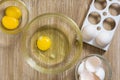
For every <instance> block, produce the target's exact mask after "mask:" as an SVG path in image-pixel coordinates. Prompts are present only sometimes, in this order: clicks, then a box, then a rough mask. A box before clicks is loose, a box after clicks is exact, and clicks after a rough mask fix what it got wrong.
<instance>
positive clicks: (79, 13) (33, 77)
mask: <svg viewBox="0 0 120 80" xmlns="http://www.w3.org/2000/svg"><path fill="white" fill-rule="evenodd" d="M22 1H24V2H25V4H26V5H27V8H28V9H29V13H30V14H29V16H30V20H29V21H31V20H32V19H33V18H35V17H36V16H38V15H40V14H43V13H48V12H57V13H63V14H65V15H67V16H69V17H70V18H72V19H73V20H74V21H75V22H76V23H77V24H78V25H79V26H80V28H81V25H82V22H83V20H84V18H85V15H86V13H87V10H88V9H89V5H90V3H91V1H92V0H22ZM2 36H3V37H2ZM21 36H22V35H21V34H19V35H17V36H14V37H13V36H12V40H9V39H7V40H6V44H8V43H11V45H10V46H9V47H7V48H6V47H0V80H75V75H74V68H71V69H70V70H67V71H65V72H63V73H59V74H56V75H51V74H50V75H47V74H42V73H40V72H37V71H35V70H34V69H32V68H31V67H30V66H29V65H28V64H27V63H26V62H25V61H24V59H23V56H22V53H21V52H20V49H21V47H20V42H21V41H20V37H21ZM0 38H1V39H2V38H4V34H3V33H2V32H0ZM83 46H84V47H83V52H82V56H81V58H83V57H85V56H86V55H88V54H93V53H98V54H101V55H103V56H105V57H106V59H108V60H109V62H110V64H111V66H112V72H113V75H112V80H119V79H120V58H119V57H120V24H119V27H118V28H117V30H116V33H115V36H114V39H113V41H112V44H111V46H110V48H109V50H108V51H107V52H104V51H102V50H100V49H97V48H95V47H92V46H89V45H88V44H85V43H84V45H83Z"/></svg>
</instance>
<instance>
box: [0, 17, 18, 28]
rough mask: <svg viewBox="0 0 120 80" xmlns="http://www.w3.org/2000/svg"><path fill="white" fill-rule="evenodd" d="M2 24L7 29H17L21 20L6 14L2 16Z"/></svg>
mask: <svg viewBox="0 0 120 80" xmlns="http://www.w3.org/2000/svg"><path fill="white" fill-rule="evenodd" d="M2 24H3V26H4V27H5V28H6V29H16V28H17V27H18V25H19V21H18V19H16V18H13V17H9V16H4V17H3V18H2Z"/></svg>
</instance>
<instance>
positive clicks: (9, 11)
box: [5, 6, 22, 19]
mask: <svg viewBox="0 0 120 80" xmlns="http://www.w3.org/2000/svg"><path fill="white" fill-rule="evenodd" d="M5 14H6V16H10V17H14V18H16V19H19V18H20V17H21V16H22V12H21V10H20V9H19V8H18V7H16V6H9V7H7V8H6V10H5Z"/></svg>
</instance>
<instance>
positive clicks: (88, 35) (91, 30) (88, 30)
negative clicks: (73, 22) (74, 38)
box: [82, 25, 98, 41]
mask: <svg viewBox="0 0 120 80" xmlns="http://www.w3.org/2000/svg"><path fill="white" fill-rule="evenodd" d="M97 34H98V31H97V29H96V27H95V26H93V25H88V26H86V27H84V28H83V29H82V36H83V39H84V40H85V41H91V40H92V39H93V38H95V37H96V36H97Z"/></svg>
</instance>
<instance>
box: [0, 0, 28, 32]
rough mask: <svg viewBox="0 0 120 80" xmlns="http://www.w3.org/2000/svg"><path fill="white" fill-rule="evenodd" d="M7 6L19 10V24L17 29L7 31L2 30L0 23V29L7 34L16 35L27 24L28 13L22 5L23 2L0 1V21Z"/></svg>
mask: <svg viewBox="0 0 120 80" xmlns="http://www.w3.org/2000/svg"><path fill="white" fill-rule="evenodd" d="M9 6H16V7H18V8H19V9H20V10H21V12H22V17H21V18H20V20H19V21H20V24H19V26H18V28H16V29H13V30H9V29H6V28H4V26H3V25H2V23H1V22H0V29H1V30H2V31H3V32H5V33H7V34H17V33H19V32H21V31H22V30H23V29H24V28H25V25H26V24H27V22H28V20H29V12H28V9H27V7H26V5H25V4H24V2H22V1H20V0H2V1H0V21H1V20H2V18H3V16H4V15H5V9H6V8H7V7H9Z"/></svg>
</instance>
